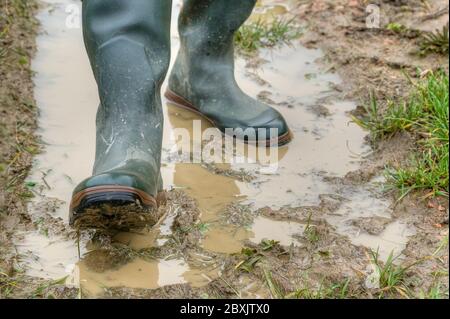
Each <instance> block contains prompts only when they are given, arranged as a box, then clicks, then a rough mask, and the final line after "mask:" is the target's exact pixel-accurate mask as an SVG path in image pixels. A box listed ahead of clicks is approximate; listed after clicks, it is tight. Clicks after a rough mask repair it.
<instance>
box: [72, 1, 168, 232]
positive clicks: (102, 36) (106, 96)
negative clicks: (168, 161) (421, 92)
mask: <svg viewBox="0 0 450 319" xmlns="http://www.w3.org/2000/svg"><path fill="white" fill-rule="evenodd" d="M171 5H172V3H171V1H170V0H169V1H168V0H84V1H83V32H84V41H85V45H86V49H87V52H88V55H89V59H90V62H91V66H92V70H93V72H94V75H95V79H96V81H97V85H98V91H99V96H100V106H99V109H98V112H97V123H96V124H97V144H96V158H95V165H94V170H93V176H92V177H89V178H88V179H86V180H84V181H83V182H81V183H80V184H79V185H78V186H77V187H76V188H75V190H74V192H73V197H72V202H71V205H70V223H71V224H72V225H74V226H75V227H77V228H100V229H109V228H113V229H123V230H125V229H133V228H141V227H143V226H146V225H153V224H155V223H156V222H157V221H158V220H159V217H160V216H158V214H159V213H158V212H157V211H158V210H157V209H156V208H157V206H158V202H159V199H161V197H160V196H158V194H159V193H160V192H161V191H162V180H161V175H160V164H161V143H162V131H163V114H162V108H161V96H160V89H161V84H162V82H163V80H164V77H165V75H166V72H167V69H168V65H169V61H170V17H171Z"/></svg>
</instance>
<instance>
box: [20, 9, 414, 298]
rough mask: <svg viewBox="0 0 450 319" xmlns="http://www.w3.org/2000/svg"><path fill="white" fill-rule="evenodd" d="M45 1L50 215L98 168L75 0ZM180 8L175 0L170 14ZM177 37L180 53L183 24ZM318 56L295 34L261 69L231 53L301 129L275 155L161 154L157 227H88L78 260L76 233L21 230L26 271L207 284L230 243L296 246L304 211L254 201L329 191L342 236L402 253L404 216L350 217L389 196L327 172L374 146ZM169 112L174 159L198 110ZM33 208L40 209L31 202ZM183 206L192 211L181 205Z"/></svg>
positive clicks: (44, 170) (354, 163) (94, 287)
mask: <svg viewBox="0 0 450 319" xmlns="http://www.w3.org/2000/svg"><path fill="white" fill-rule="evenodd" d="M44 2H50V3H52V4H53V5H54V10H52V11H51V12H50V11H48V10H45V9H44V10H43V11H41V13H40V14H39V19H40V21H41V25H42V28H43V30H45V31H46V32H45V33H43V34H41V35H40V36H39V37H38V39H37V45H38V52H37V55H36V58H35V59H34V61H33V69H34V71H35V72H36V76H35V84H36V89H35V95H36V101H37V104H38V106H39V108H40V111H41V112H40V113H41V115H40V118H39V125H40V133H41V135H42V138H43V140H44V141H45V144H46V145H45V152H44V153H42V154H39V155H38V156H37V157H36V160H35V163H34V167H33V170H32V173H31V175H30V176H29V180H30V181H35V182H36V183H37V184H40V185H47V187H43V189H42V191H40V192H36V193H38V194H37V195H38V196H37V197H36V199H35V201H41V200H42V198H44V197H54V198H58V199H60V200H63V201H65V203H64V204H62V205H61V206H60V207H59V208H58V209H56V210H55V211H54V212H51V216H53V217H54V218H62V219H64V220H66V219H67V211H68V207H67V205H68V204H67V203H69V200H70V195H71V192H72V189H73V187H74V185H75V184H77V183H78V182H79V181H80V180H81V179H83V178H84V177H85V176H88V175H89V173H90V170H91V165H92V160H93V154H94V149H95V147H94V141H95V138H94V136H95V130H94V127H95V123H94V120H95V112H96V107H95V106H96V105H97V104H98V97H97V91H96V86H95V82H94V79H93V77H92V74H91V71H90V68H89V63H88V60H87V57H86V54H85V52H84V46H83V43H82V37H81V30H79V29H66V28H63V27H61V25H62V23H63V21H64V20H65V15H66V14H65V12H64V7H65V5H67V4H69V3H72V2H71V1H70V0H55V1H50V0H46V1H44ZM178 10H179V3H178V2H177V4H176V5H175V10H174V16H176V14H177V11H178ZM274 10H275V11H277V10H281V11H282V9H279V8H278V9H274ZM277 12H278V11H277ZM173 23H174V26H173V27H172V30H176V27H175V23H176V19H173ZM172 42H173V45H172V47H173V50H174V52H175V50H177V48H178V39H177V36H176V35H174V36H173V41H172ZM320 57H321V52H320V51H319V50H312V49H306V48H304V47H302V46H301V45H299V44H297V43H293V45H292V46H290V47H287V46H286V47H282V48H279V49H276V50H261V52H260V58H261V59H264V60H266V61H268V62H267V63H264V64H263V65H261V66H260V67H259V68H257V69H251V70H249V69H246V65H248V64H251V63H249V61H246V60H244V59H243V58H239V59H238V61H237V63H236V77H237V81H238V83H239V84H240V86H241V87H242V88H243V89H244V90H245V91H246V92H248V93H249V94H250V95H252V96H254V97H256V96H258V95H259V96H260V98H261V97H266V101H268V102H270V103H272V104H273V106H274V107H275V108H276V109H277V110H279V111H280V112H281V113H282V114H283V115H284V117H285V118H286V119H287V120H288V122H289V126H290V127H291V128H292V130H293V132H294V135H295V139H294V140H293V141H292V143H291V144H289V145H287V146H284V147H282V148H280V149H277V150H276V152H277V159H276V162H275V165H272V166H271V167H266V166H265V165H261V164H260V163H258V162H257V161H256V163H248V161H247V163H245V162H244V163H226V164H220V168H221V169H220V170H219V171H218V170H212V169H210V167H209V169H208V167H207V166H205V165H202V164H187V163H179V162H177V161H174V160H166V161H165V162H163V165H162V175H163V179H164V182H165V185H166V186H167V187H170V188H172V189H174V191H172V192H171V196H172V200H171V201H169V204H168V206H167V207H166V208H165V209H168V210H169V211H168V213H167V217H166V219H165V220H164V221H163V222H162V224H161V225H159V227H156V228H155V229H152V230H149V231H146V232H141V233H137V234H136V233H121V234H116V235H115V236H113V237H112V239H110V241H109V242H108V246H107V247H108V248H107V250H105V247H98V246H95V245H94V246H93V245H92V242H91V243H89V241H90V239H91V238H89V237H86V238H82V240H81V242H80V253H81V255H82V256H83V258H82V260H81V261H78V253H79V251H78V247H77V244H76V242H75V241H74V240H72V239H70V240H64V239H61V238H56V237H54V238H50V237H51V236H50V237H47V236H46V235H45V234H37V233H27V234H24V240H23V245H21V247H19V248H20V252H21V253H23V254H27V253H28V252H30V251H31V252H32V254H33V255H34V256H35V258H34V259H33V260H31V258H28V259H27V258H26V260H25V261H26V262H27V263H28V265H29V273H30V274H32V275H34V276H40V277H48V278H58V277H63V276H66V275H68V274H70V275H71V279H70V280H71V282H72V283H73V284H75V285H77V286H81V287H82V288H83V289H85V290H86V291H89V293H90V294H92V295H96V294H100V293H101V292H102V289H103V288H104V287H117V286H123V287H130V288H149V289H154V288H157V287H161V286H165V285H171V284H183V283H189V284H191V285H192V286H196V287H198V286H202V285H205V284H207V283H209V282H211V281H212V280H213V279H214V278H216V277H218V276H220V266H221V265H222V264H221V263H222V261H223V260H225V259H226V258H227V256H228V255H229V254H233V253H238V252H240V251H241V249H242V247H243V246H244V244H245V243H246V242H254V243H259V242H260V241H261V240H263V239H270V240H276V241H278V242H280V244H281V245H284V246H290V245H301V243H300V241H298V240H297V238H298V237H299V236H300V237H301V236H302V233H303V232H304V231H305V227H306V224H307V221H306V219H301V220H297V221H292V220H291V217H290V216H289V215H280V216H278V218H269V217H267V216H259V215H258V211H260V210H261V209H263V208H266V207H268V208H270V209H272V210H273V211H277V210H280V209H284V208H286V207H297V208H301V207H320V203H321V195H323V194H339V195H340V196H342V197H343V198H345V201H343V202H342V203H340V204H339V205H337V207H338V208H337V210H336V211H333V212H332V213H330V214H328V215H327V214H322V215H321V218H322V217H323V218H324V219H325V220H326V221H327V222H328V223H329V224H330V225H332V226H333V227H334V228H335V229H336V231H337V232H338V233H339V234H340V235H343V236H347V235H349V236H350V238H351V240H352V241H353V243H354V244H355V245H364V246H367V247H371V248H376V247H374V246H375V245H381V246H383V245H386V243H389V244H388V245H387V246H386V248H385V249H382V251H383V252H386V251H387V250H390V249H394V248H395V249H396V250H397V251H398V252H401V250H402V249H403V245H404V244H405V240H404V239H405V238H406V236H408V234H409V233H408V232H406V231H403V232H399V231H398V230H399V228H402V227H403V226H402V225H399V224H398V223H391V224H389V223H387V224H386V225H385V226H386V227H385V230H384V231H382V232H381V233H380V234H379V235H375V234H365V233H362V232H357V231H356V229H357V227H355V226H354V224H352V222H351V221H352V220H353V219H358V218H361V217H371V216H382V217H385V218H391V216H390V214H391V212H390V209H389V207H390V204H391V203H390V202H389V201H388V200H386V199H383V198H381V197H379V196H378V195H377V192H376V191H375V192H372V191H368V190H367V187H369V188H370V186H367V187H366V188H364V187H361V186H360V185H356V186H351V187H349V186H345V187H344V186H342V185H339V183H338V185H337V184H336V183H330V182H329V180H330V178H331V179H333V178H338V179H339V178H342V177H343V176H345V175H346V174H347V173H348V172H351V171H354V170H357V169H359V168H360V167H361V163H362V162H363V160H364V159H363V155H364V154H366V153H368V152H370V147H369V146H368V145H366V144H365V141H364V137H365V135H366V132H364V131H363V130H362V129H360V128H359V127H358V126H357V125H356V124H354V123H352V122H351V120H350V118H349V117H348V115H347V114H348V112H349V111H351V110H353V109H354V108H355V104H354V103H353V102H351V101H342V100H339V99H338V94H337V92H336V91H333V89H332V87H333V85H334V86H335V85H338V84H339V83H340V82H341V80H340V79H339V77H338V76H337V75H336V74H332V73H326V72H323V71H322V70H321V68H320V67H319V66H318V64H317V63H316V62H315V61H316V60H317V59H319V58H320ZM67 61H70V63H67ZM311 74H314V76H310V75H311ZM258 79H259V80H258ZM261 83H263V84H264V83H265V84H270V85H264V86H261ZM261 92H264V93H263V94H260V93H261ZM269 98H270V99H269ZM314 106H319V107H318V108H317V107H314ZM325 110H326V111H325ZM325 113H326V116H324V114H325ZM164 114H165V119H166V123H165V131H164V148H165V150H164V151H163V159H170V158H171V156H170V155H171V154H169V153H170V152H171V151H172V150H173V149H175V150H176V149H178V148H179V147H181V146H180V145H178V144H177V142H176V141H175V140H174V134H173V132H174V130H175V129H176V128H186V129H187V130H188V131H190V132H191V131H192V120H194V119H198V120H202V119H199V118H198V117H197V116H196V115H195V114H192V113H189V112H187V111H183V110H181V109H178V108H177V107H176V106H172V105H169V104H167V105H164ZM201 123H202V129H206V128H208V127H209V124H208V123H206V122H205V121H204V120H202V122H201ZM253 151H255V152H256V150H254V149H253V150H252V149H251V147H249V148H248V149H246V150H245V151H244V152H243V153H240V154H239V155H240V156H241V158H243V159H244V160H245V159H247V160H248V158H251V156H250V157H249V156H248V154H254V153H253ZM274 151H275V150H274ZM256 153H257V152H256ZM86 154H91V155H92V156H86ZM252 159H253V160H256V159H257V158H252ZM224 172H225V173H224ZM233 172H241V173H236V174H235V175H233ZM242 172H244V175H242ZM239 174H241V175H239ZM242 176H244V177H242ZM249 176H250V178H247V177H249ZM181 193H182V195H180V194H181ZM192 199H194V200H195V202H194V201H192ZM180 201H181V202H180ZM186 203H188V204H186ZM186 207H188V209H187V208H186ZM230 207H235V208H236V207H237V208H238V210H236V209H235V210H234V211H233V212H232V213H230V212H229V211H228V213H230V214H228V215H227V209H229V208H230ZM30 210H31V211H32V212H33V205H30ZM188 210H190V211H191V212H194V213H192V214H186V211H188ZM243 210H245V214H244V213H242V212H243ZM317 211H318V212H319V211H320V209H319V208H318V209H317ZM241 213H242V214H241ZM233 214H234V215H233ZM183 216H184V217H183ZM224 216H225V218H224ZM313 218H314V216H313ZM402 229H403V228H402ZM398 234H401V235H398ZM97 244H98V243H97ZM186 247H189V249H188V250H186ZM96 250H97V251H96ZM186 251H187V252H189V254H186ZM42 269H45V271H43V270H42Z"/></svg>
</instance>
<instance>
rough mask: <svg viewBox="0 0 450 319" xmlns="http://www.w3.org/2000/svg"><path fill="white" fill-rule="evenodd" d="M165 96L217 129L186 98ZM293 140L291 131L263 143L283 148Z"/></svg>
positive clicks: (254, 142) (253, 143)
mask: <svg viewBox="0 0 450 319" xmlns="http://www.w3.org/2000/svg"><path fill="white" fill-rule="evenodd" d="M164 96H165V97H166V99H168V100H169V101H170V102H171V103H172V104H174V105H175V106H177V107H180V108H182V109H185V110H189V111H191V112H194V113H195V114H197V115H200V116H201V117H203V118H204V119H206V120H207V121H208V122H210V123H211V124H212V125H213V126H215V127H217V125H216V123H215V122H214V120H212V119H210V118H209V117H207V116H206V115H204V114H203V113H202V112H200V111H199V110H198V108H197V107H195V106H194V105H193V104H192V103H190V102H189V101H188V100H186V99H185V98H184V97H182V96H179V95H178V94H176V93H175V92H173V91H171V90H170V89H167V90H166V92H165V94H164ZM221 133H222V134H223V135H225V133H224V132H222V131H221ZM293 138H294V135H293V134H292V132H291V130H288V131H287V132H286V133H284V134H283V135H280V136H277V137H276V138H273V139H268V140H266V141H265V142H263V143H264V144H265V145H263V146H273V145H277V146H283V145H286V144H288V143H289V142H290V141H292V139H293ZM243 142H244V143H246V144H251V145H256V144H258V145H259V144H261V141H259V140H258V141H248V140H244V141H243Z"/></svg>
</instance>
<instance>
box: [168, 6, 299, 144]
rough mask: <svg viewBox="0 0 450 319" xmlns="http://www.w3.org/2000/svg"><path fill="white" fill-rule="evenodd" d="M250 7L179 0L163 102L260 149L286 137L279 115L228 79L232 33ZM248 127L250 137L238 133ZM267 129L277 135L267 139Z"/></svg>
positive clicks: (231, 67) (288, 137) (231, 69)
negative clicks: (175, 49)
mask: <svg viewBox="0 0 450 319" xmlns="http://www.w3.org/2000/svg"><path fill="white" fill-rule="evenodd" d="M255 3H256V0H185V1H184V5H183V8H182V12H181V14H180V17H179V34H180V40H181V48H180V51H179V53H178V56H177V60H176V63H175V65H174V68H173V70H172V74H171V76H170V79H169V89H168V90H167V92H166V97H167V98H168V99H169V100H170V101H172V102H174V103H175V104H177V105H178V106H181V107H184V108H188V109H190V110H193V111H195V112H198V113H201V114H202V115H203V116H205V117H206V118H208V119H209V120H210V121H211V122H213V124H214V125H215V126H216V127H218V128H219V129H220V130H221V131H222V132H223V133H227V132H226V128H231V129H241V130H239V131H240V132H241V133H239V131H237V132H236V133H237V134H236V137H237V138H240V139H244V140H245V141H247V142H249V143H250V142H251V143H255V142H256V141H255V139H258V140H259V141H258V142H259V143H263V144H266V145H268V144H270V145H274V144H275V145H276V144H278V145H283V144H286V143H288V142H289V141H290V140H291V139H292V135H291V133H290V131H289V129H288V127H287V124H286V121H285V120H284V119H283V117H282V116H281V114H280V113H278V112H277V111H276V110H275V109H273V108H271V107H270V106H268V105H265V104H263V103H260V102H258V101H256V100H254V99H252V98H251V97H249V96H248V95H247V94H245V93H244V92H242V90H241V89H240V88H239V87H238V85H237V83H236V80H235V77H234V46H233V40H234V34H235V32H236V31H237V30H238V29H239V27H240V26H241V25H242V24H243V23H244V22H245V20H246V19H247V18H248V17H249V16H250V14H251V12H252V10H253V7H254V6H255ZM249 128H250V129H254V130H253V131H255V132H256V134H255V135H253V137H248V136H244V134H242V132H243V131H245V130H246V129H249ZM271 128H273V129H277V130H278V134H276V135H275V136H272V135H270V131H269V130H270V129H271ZM258 129H265V130H259V131H258ZM250 131H251V130H250ZM271 137H272V139H270V138H271Z"/></svg>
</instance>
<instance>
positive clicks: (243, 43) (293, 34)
mask: <svg viewBox="0 0 450 319" xmlns="http://www.w3.org/2000/svg"><path fill="white" fill-rule="evenodd" d="M300 35H301V31H300V28H299V27H297V26H296V25H295V24H294V22H293V20H292V19H291V20H285V19H281V18H276V19H274V20H273V21H272V22H270V23H264V22H263V21H262V20H258V21H256V22H250V23H247V24H244V25H243V26H242V27H241V28H240V29H239V30H238V31H237V32H236V35H235V38H234V43H235V46H236V47H237V49H238V51H240V52H243V53H254V52H256V51H257V50H258V49H260V48H267V47H274V46H276V45H279V44H286V43H289V42H290V41H291V40H293V39H295V38H298V37H299V36H300Z"/></svg>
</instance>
